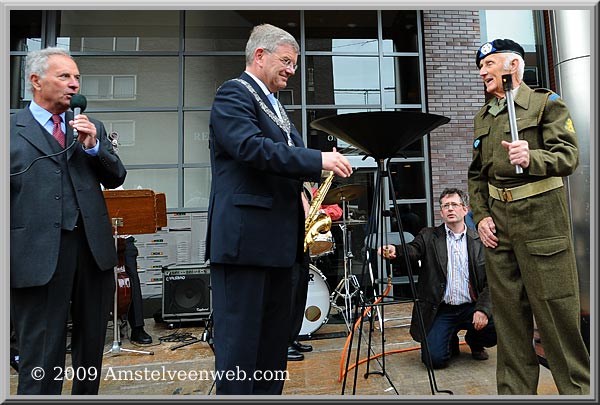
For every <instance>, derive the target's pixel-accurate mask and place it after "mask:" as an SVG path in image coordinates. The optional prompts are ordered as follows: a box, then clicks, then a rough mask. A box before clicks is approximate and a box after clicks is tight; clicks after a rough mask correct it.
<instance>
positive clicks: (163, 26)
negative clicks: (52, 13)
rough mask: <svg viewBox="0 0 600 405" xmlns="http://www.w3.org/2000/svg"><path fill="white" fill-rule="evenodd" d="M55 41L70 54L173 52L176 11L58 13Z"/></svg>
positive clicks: (177, 45)
mask: <svg viewBox="0 0 600 405" xmlns="http://www.w3.org/2000/svg"><path fill="white" fill-rule="evenodd" d="M57 38H58V41H59V42H62V43H63V44H64V45H65V46H66V47H68V49H70V50H71V51H83V52H113V51H176V50H177V49H178V48H179V12H178V11H176V10H172V11H168V10H163V11H160V12H156V11H144V10H119V11H101V10H94V11H93V12H90V11H87V10H73V11H70V10H69V11H61V12H60V16H59V25H58V32H57Z"/></svg>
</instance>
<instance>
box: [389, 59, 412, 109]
mask: <svg viewBox="0 0 600 405" xmlns="http://www.w3.org/2000/svg"><path fill="white" fill-rule="evenodd" d="M382 76H383V77H382V79H383V97H384V103H385V105H386V106H390V105H394V104H420V103H421V84H420V83H421V82H420V80H421V75H420V74H419V58H418V56H408V57H406V56H403V57H399V56H396V57H391V58H383V60H382Z"/></svg>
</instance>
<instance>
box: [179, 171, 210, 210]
mask: <svg viewBox="0 0 600 405" xmlns="http://www.w3.org/2000/svg"><path fill="white" fill-rule="evenodd" d="M210 183H211V173H210V167H200V168H189V169H183V200H184V201H183V207H184V208H197V209H201V210H206V209H208V197H209V195H210Z"/></svg>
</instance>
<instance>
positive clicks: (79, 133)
mask: <svg viewBox="0 0 600 405" xmlns="http://www.w3.org/2000/svg"><path fill="white" fill-rule="evenodd" d="M70 107H71V110H73V120H72V121H70V122H69V124H70V125H71V126H72V127H73V137H74V138H75V140H78V141H79V142H81V143H82V144H83V147H84V148H85V149H90V148H93V147H94V146H96V126H95V125H94V124H93V123H91V122H90V120H89V119H88V118H87V117H86V116H85V115H81V113H82V112H83V111H85V108H86V107H87V100H86V98H85V96H83V95H81V94H74V95H73V96H72V97H71V102H70Z"/></svg>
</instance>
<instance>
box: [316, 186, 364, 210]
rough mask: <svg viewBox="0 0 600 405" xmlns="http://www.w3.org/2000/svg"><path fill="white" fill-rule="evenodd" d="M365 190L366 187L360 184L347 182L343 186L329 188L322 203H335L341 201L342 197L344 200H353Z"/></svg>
mask: <svg viewBox="0 0 600 405" xmlns="http://www.w3.org/2000/svg"><path fill="white" fill-rule="evenodd" d="M366 191H367V189H366V187H365V186H361V185H360V184H347V185H345V186H340V187H338V188H334V189H333V190H329V192H328V193H327V195H326V196H325V199H324V200H323V204H325V205H331V204H337V203H340V202H342V200H343V199H344V198H345V199H346V201H351V200H355V199H357V198H358V197H360V196H361V195H363V194H364V193H365V192H366Z"/></svg>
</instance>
